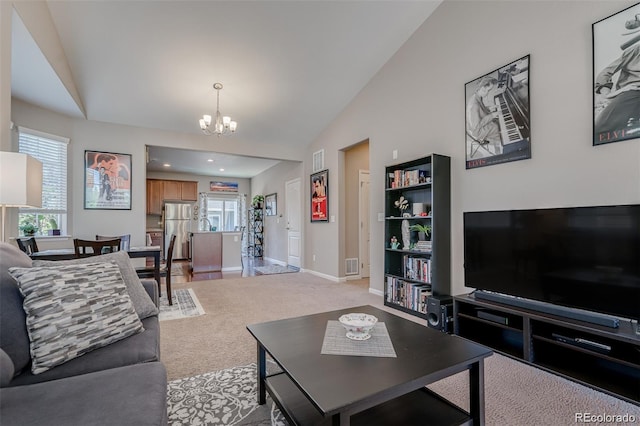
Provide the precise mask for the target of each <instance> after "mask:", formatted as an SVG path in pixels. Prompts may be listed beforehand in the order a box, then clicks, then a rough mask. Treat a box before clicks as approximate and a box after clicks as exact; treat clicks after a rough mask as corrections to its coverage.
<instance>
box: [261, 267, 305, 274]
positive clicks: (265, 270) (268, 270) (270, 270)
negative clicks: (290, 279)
mask: <svg viewBox="0 0 640 426" xmlns="http://www.w3.org/2000/svg"><path fill="white" fill-rule="evenodd" d="M254 269H255V270H256V272H257V273H259V274H262V275H273V274H289V273H291V272H300V270H299V269H298V268H293V267H291V266H282V265H266V266H256V267H255V268H254Z"/></svg>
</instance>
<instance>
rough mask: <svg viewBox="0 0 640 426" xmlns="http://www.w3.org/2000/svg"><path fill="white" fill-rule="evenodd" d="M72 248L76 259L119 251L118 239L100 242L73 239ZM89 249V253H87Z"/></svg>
mask: <svg viewBox="0 0 640 426" xmlns="http://www.w3.org/2000/svg"><path fill="white" fill-rule="evenodd" d="M73 248H74V249H75V252H76V257H88V256H98V255H100V254H103V253H113V252H114V251H118V250H120V238H113V239H111V240H100V241H94V240H81V239H79V238H74V239H73ZM89 249H91V251H89Z"/></svg>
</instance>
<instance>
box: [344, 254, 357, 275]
mask: <svg viewBox="0 0 640 426" xmlns="http://www.w3.org/2000/svg"><path fill="white" fill-rule="evenodd" d="M345 266H346V272H345V275H358V258H357V257H354V258H351V259H345Z"/></svg>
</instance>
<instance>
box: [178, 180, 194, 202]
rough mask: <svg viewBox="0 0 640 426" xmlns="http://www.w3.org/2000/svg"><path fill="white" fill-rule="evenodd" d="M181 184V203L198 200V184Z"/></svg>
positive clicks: (184, 182) (186, 182)
mask: <svg viewBox="0 0 640 426" xmlns="http://www.w3.org/2000/svg"><path fill="white" fill-rule="evenodd" d="M180 184H181V190H182V191H181V193H182V198H181V200H183V201H197V200H198V182H188V181H183V182H180Z"/></svg>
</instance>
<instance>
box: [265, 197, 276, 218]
mask: <svg viewBox="0 0 640 426" xmlns="http://www.w3.org/2000/svg"><path fill="white" fill-rule="evenodd" d="M277 200H278V194H275V193H273V194H269V195H265V197H264V210H265V215H267V216H275V215H277V214H278V205H277Z"/></svg>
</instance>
